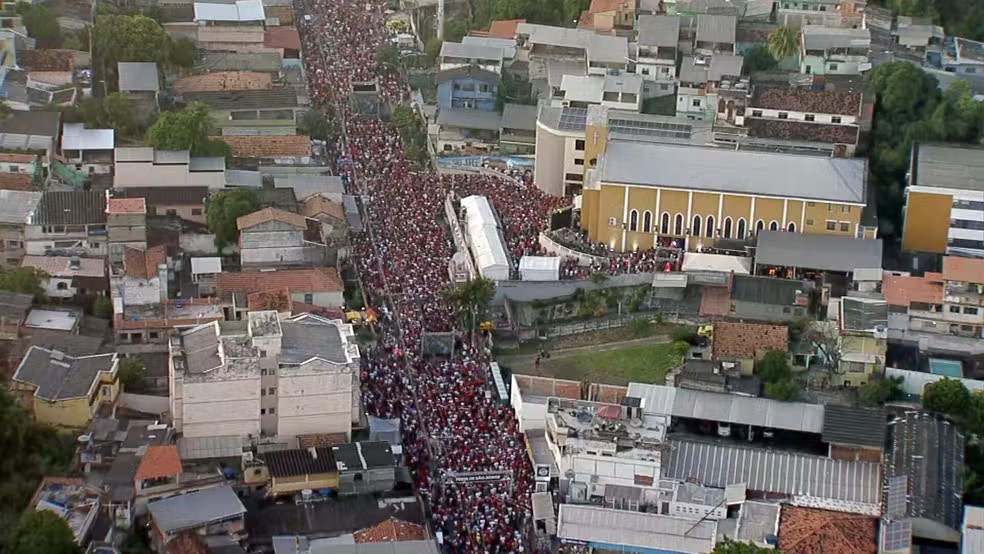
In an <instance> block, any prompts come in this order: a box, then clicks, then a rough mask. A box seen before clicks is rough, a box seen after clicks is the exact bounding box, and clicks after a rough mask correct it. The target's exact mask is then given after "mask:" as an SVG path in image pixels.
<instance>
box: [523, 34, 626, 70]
mask: <svg viewBox="0 0 984 554" xmlns="http://www.w3.org/2000/svg"><path fill="white" fill-rule="evenodd" d="M516 37H517V39H518V41H519V44H520V47H521V48H522V49H523V51H524V52H525V53H524V55H525V56H527V57H528V58H529V59H530V60H531V61H533V60H534V59H535V58H541V59H545V58H551V59H570V60H576V61H579V62H581V65H583V66H585V67H586V70H587V73H588V74H594V75H606V74H608V73H609V72H611V71H612V70H616V71H619V72H625V71H627V70H628V64H629V62H630V59H629V43H628V40H627V39H626V38H625V37H619V36H609V35H599V34H597V33H595V32H593V31H589V30H586V29H567V28H564V27H551V26H548V25H537V24H533V23H520V24H518V25H517V26H516ZM517 57H519V54H517Z"/></svg>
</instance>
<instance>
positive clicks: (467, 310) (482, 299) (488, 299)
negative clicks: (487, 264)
mask: <svg viewBox="0 0 984 554" xmlns="http://www.w3.org/2000/svg"><path fill="white" fill-rule="evenodd" d="M494 296H495V281H492V280H491V279H486V278H484V277H478V278H476V279H471V280H469V281H465V282H464V283H458V284H457V285H455V286H453V287H451V288H449V289H447V290H445V291H444V299H445V300H447V301H448V303H449V304H451V307H452V308H453V309H454V311H455V313H456V314H458V317H459V318H461V319H462V322H463V323H464V324H465V325H469V324H470V327H469V330H472V331H474V330H475V329H477V328H478V323H480V322H481V321H483V320H484V319H485V315H486V314H487V313H488V311H489V305H490V304H491V303H492V298H493V297H494Z"/></svg>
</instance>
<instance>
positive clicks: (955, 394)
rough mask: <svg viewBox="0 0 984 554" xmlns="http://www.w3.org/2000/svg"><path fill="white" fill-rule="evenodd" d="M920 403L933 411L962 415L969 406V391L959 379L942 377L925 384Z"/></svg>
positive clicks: (955, 415)
mask: <svg viewBox="0 0 984 554" xmlns="http://www.w3.org/2000/svg"><path fill="white" fill-rule="evenodd" d="M922 404H923V408H925V409H926V410H927V411H930V412H933V413H937V414H944V415H950V416H954V417H963V416H965V415H966V414H967V412H968V408H969V407H970V391H969V390H967V387H965V386H964V384H963V383H961V382H960V381H959V380H957V379H948V378H946V377H944V378H943V379H940V380H939V381H936V382H935V383H930V384H928V385H926V388H925V389H923V394H922Z"/></svg>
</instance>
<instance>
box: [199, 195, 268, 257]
mask: <svg viewBox="0 0 984 554" xmlns="http://www.w3.org/2000/svg"><path fill="white" fill-rule="evenodd" d="M256 205H257V203H256V195H255V194H254V193H253V191H251V190H249V189H225V190H220V191H218V192H216V193H215V194H213V195H211V196H209V197H208V200H207V201H206V206H205V218H206V220H207V221H208V230H209V231H211V232H212V234H214V235H215V247H216V248H218V249H219V250H222V249H223V248H225V247H226V245H228V244H232V243H234V242H236V239H237V238H238V236H239V228H238V227H237V226H236V220H237V219H239V218H240V217H242V216H244V215H247V214H251V213H253V212H255V211H256Z"/></svg>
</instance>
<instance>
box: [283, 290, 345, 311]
mask: <svg viewBox="0 0 984 554" xmlns="http://www.w3.org/2000/svg"><path fill="white" fill-rule="evenodd" d="M290 297H291V299H292V300H293V301H294V302H301V303H304V304H312V305H314V306H319V307H322V308H341V307H342V306H343V305H344V304H345V298H344V297H343V296H342V291H338V292H316V293H313V294H312V295H311V298H307V295H306V294H304V293H302V292H299V293H293V294H291V295H290Z"/></svg>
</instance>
